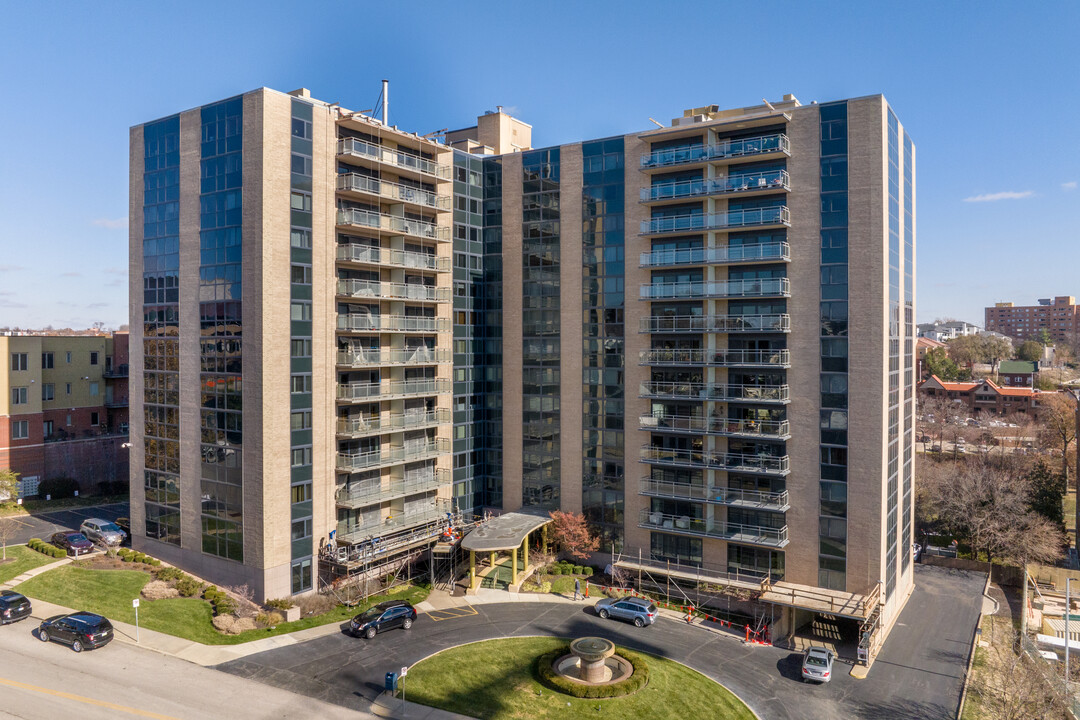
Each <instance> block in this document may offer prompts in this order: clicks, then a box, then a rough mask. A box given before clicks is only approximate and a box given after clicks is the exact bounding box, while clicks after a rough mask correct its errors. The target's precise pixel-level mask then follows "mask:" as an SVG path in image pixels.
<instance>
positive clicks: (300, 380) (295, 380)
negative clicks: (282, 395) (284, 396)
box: [292, 375, 311, 395]
mask: <svg viewBox="0 0 1080 720" xmlns="http://www.w3.org/2000/svg"><path fill="white" fill-rule="evenodd" d="M292 392H293V394H294V395H295V394H296V393H309V392H311V376H310V375H293V376H292Z"/></svg>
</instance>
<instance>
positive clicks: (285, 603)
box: [266, 598, 294, 610]
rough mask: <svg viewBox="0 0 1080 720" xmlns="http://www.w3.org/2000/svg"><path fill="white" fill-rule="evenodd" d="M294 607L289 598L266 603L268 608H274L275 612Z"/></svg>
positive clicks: (275, 599)
mask: <svg viewBox="0 0 1080 720" xmlns="http://www.w3.org/2000/svg"><path fill="white" fill-rule="evenodd" d="M293 606H294V603H293V601H292V600H290V599H289V598H274V599H273V600H267V601H266V607H268V608H273V609H274V610H288V609H289V608H291V607H293Z"/></svg>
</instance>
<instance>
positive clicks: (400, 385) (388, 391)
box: [337, 379, 453, 400]
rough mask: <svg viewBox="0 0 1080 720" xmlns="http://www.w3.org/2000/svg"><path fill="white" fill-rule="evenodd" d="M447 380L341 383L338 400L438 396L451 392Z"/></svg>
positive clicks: (450, 384)
mask: <svg viewBox="0 0 1080 720" xmlns="http://www.w3.org/2000/svg"><path fill="white" fill-rule="evenodd" d="M452 389H453V388H452V383H451V382H450V381H449V380H436V379H431V380H395V381H388V382H383V383H359V382H352V383H341V384H339V385H338V394H337V396H338V399H339V400H392V399H394V398H400V397H411V396H423V395H439V394H442V393H448V392H451V390H452Z"/></svg>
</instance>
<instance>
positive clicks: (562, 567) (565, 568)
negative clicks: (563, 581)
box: [548, 560, 593, 577]
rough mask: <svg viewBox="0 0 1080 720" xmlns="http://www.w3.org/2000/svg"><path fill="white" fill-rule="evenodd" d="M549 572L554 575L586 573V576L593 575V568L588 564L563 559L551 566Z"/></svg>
mask: <svg viewBox="0 0 1080 720" xmlns="http://www.w3.org/2000/svg"><path fill="white" fill-rule="evenodd" d="M548 572H550V573H551V574H552V575H584V576H585V577H592V574H593V569H592V568H591V567H589V566H588V565H574V564H572V563H568V562H566V561H565V560H563V561H561V562H557V563H555V564H554V565H552V566H551V567H549V568H548Z"/></svg>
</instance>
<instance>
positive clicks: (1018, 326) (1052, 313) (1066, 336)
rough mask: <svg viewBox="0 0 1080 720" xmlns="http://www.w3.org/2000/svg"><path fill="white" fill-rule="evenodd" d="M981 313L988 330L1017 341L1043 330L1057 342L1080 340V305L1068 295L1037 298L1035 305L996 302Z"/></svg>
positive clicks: (1036, 336) (1032, 337) (1031, 336)
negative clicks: (983, 314)
mask: <svg viewBox="0 0 1080 720" xmlns="http://www.w3.org/2000/svg"><path fill="white" fill-rule="evenodd" d="M984 312H985V315H986V329H987V330H991V331H993V332H998V333H1001V334H1002V335H1008V336H1009V337H1011V338H1016V339H1017V340H1034V339H1038V338H1040V337H1042V336H1043V331H1045V333H1046V335H1048V336H1049V338H1050V339H1051V340H1054V341H1058V342H1076V341H1077V340H1080V305H1077V304H1076V298H1074V297H1072V296H1071V295H1059V296H1057V297H1055V298H1053V299H1051V298H1040V299H1039V304H1038V305H1013V304H1012V303H1011V302H999V303H995V304H994V307H988V308H985V310H984Z"/></svg>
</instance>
